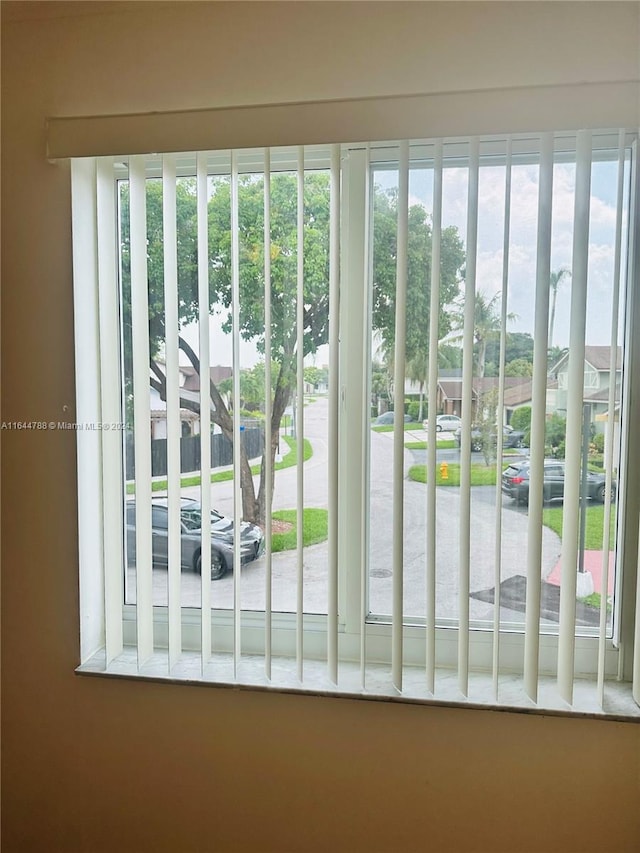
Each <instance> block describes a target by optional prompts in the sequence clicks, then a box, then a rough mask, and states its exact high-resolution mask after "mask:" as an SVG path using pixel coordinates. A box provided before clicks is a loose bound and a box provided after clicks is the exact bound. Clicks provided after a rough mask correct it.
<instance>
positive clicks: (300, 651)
mask: <svg viewBox="0 0 640 853" xmlns="http://www.w3.org/2000/svg"><path fill="white" fill-rule="evenodd" d="M296 186H297V226H296V227H297V243H296V247H297V248H296V261H297V277H296V350H297V351H296V360H297V364H296V380H297V382H296V398H297V400H296V402H297V406H296V442H297V447H296V451H297V452H296V465H297V469H296V545H297V566H296V569H297V572H296V583H297V587H296V626H297V632H296V633H297V636H296V658H297V670H298V679H299V680H300V681H302V679H303V674H304V148H302V147H299V148H298V168H297V173H296Z"/></svg>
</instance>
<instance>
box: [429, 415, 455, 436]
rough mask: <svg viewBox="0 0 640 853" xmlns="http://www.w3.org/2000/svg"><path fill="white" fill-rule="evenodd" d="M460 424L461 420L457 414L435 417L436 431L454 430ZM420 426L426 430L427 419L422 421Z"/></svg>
mask: <svg viewBox="0 0 640 853" xmlns="http://www.w3.org/2000/svg"><path fill="white" fill-rule="evenodd" d="M461 425H462V420H461V419H460V418H459V417H458V416H457V415H438V416H437V417H436V432H455V431H456V430H457V429H458V427H459V426H461ZM422 426H423V427H424V429H425V430H426V429H427V428H428V426H429V421H428V420H426V421H422Z"/></svg>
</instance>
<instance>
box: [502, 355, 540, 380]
mask: <svg viewBox="0 0 640 853" xmlns="http://www.w3.org/2000/svg"><path fill="white" fill-rule="evenodd" d="M504 375H505V376H533V364H532V363H531V362H530V361H527V359H526V358H514V359H513V361H510V362H508V363H507V364H505V366H504Z"/></svg>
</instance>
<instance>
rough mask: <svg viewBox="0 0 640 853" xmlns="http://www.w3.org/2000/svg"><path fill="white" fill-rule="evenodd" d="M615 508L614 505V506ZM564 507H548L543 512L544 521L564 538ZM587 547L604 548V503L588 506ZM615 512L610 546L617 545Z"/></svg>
mask: <svg viewBox="0 0 640 853" xmlns="http://www.w3.org/2000/svg"><path fill="white" fill-rule="evenodd" d="M612 510H613V507H612ZM563 512H564V509H563V507H562V506H557V507H556V506H554V507H548V508H546V509H544V510H543V512H542V523H543V524H544V525H546V526H547V527H550V528H551V530H553V531H555V532H556V533H557V534H558V536H559V537H560V538H562V519H563ZM586 522H587V526H586V532H585V545H584V546H585V548H586V549H587V550H588V551H601V550H602V533H603V528H604V505H603V504H594V505H593V506H587V512H586ZM615 533H616V525H615V512H614V511H612V513H611V528H610V531H609V548H610V549H613V547H614V545H615Z"/></svg>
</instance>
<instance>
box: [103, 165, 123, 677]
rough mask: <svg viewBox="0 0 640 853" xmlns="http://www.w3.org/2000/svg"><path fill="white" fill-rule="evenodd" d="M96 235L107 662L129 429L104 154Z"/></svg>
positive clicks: (118, 613)
mask: <svg viewBox="0 0 640 853" xmlns="http://www.w3.org/2000/svg"><path fill="white" fill-rule="evenodd" d="M96 214H97V221H96V235H97V248H98V289H99V313H100V391H101V410H102V411H101V418H102V422H103V424H108V425H109V427H110V429H107V430H104V429H103V430H102V431H101V433H100V438H101V442H102V458H103V459H107V460H109V463H108V464H103V466H102V510H103V525H104V527H103V531H104V533H103V547H104V565H105V569H106V570H105V575H104V583H105V586H104V596H105V648H106V656H107V662H110V661H112V660H113V659H114V658H115V657H117V655H119V654H120V653H121V651H122V642H123V640H122V601H123V597H124V583H123V578H124V535H123V528H122V518H123V513H122V500H123V497H122V496H123V482H122V481H123V467H122V461H123V458H122V436H123V433H122V431H121V430H119V429H114V428H113V426H114V425H115V424H117V423H120V422H121V421H122V407H121V404H120V399H121V397H120V393H121V392H120V350H119V341H120V336H119V306H118V271H117V267H116V255H115V253H114V251H113V247H114V246H115V245H116V243H117V236H116V222H117V217H116V187H115V185H114V181H113V162H112V161H111V159H110V158H105V159H99V160H98V161H97V171H96Z"/></svg>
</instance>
